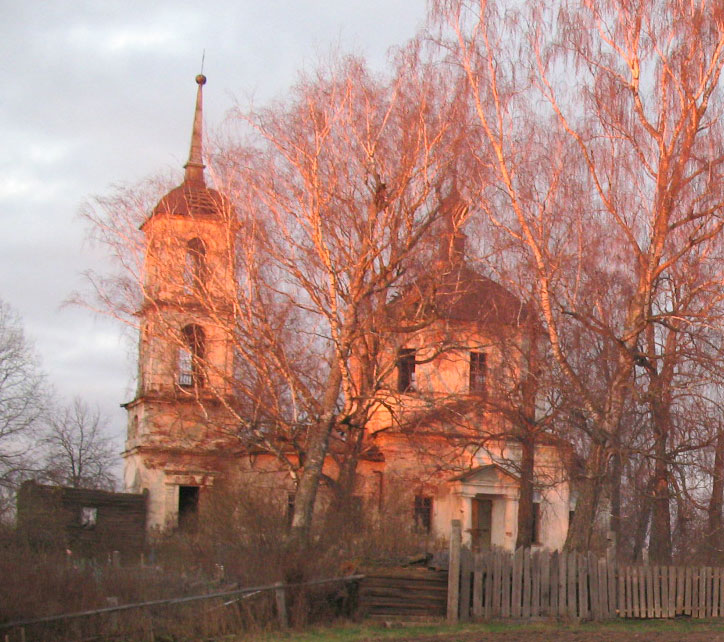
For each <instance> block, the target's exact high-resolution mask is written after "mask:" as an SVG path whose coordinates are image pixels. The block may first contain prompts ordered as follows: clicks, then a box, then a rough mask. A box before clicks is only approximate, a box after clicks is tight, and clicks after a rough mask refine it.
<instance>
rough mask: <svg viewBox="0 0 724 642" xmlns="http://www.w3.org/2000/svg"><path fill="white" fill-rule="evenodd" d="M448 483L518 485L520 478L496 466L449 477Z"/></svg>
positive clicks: (479, 467) (491, 465) (474, 469)
mask: <svg viewBox="0 0 724 642" xmlns="http://www.w3.org/2000/svg"><path fill="white" fill-rule="evenodd" d="M448 481H451V482H462V483H463V484H515V485H516V486H517V485H518V484H519V483H520V477H518V476H517V475H514V474H513V473H511V472H510V471H507V470H506V469H505V468H503V467H502V466H500V465H498V464H487V465H486V466H476V467H475V468H471V469H470V470H468V471H466V472H464V473H462V474H460V475H456V476H455V477H451V478H450V479H449V480H448Z"/></svg>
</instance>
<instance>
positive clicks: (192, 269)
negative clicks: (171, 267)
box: [184, 238, 206, 294]
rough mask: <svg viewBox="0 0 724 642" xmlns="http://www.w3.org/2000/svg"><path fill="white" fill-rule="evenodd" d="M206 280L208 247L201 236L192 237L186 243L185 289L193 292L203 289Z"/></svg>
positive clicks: (188, 292) (187, 292)
mask: <svg viewBox="0 0 724 642" xmlns="http://www.w3.org/2000/svg"><path fill="white" fill-rule="evenodd" d="M205 282H206V247H205V246H204V242H203V241H202V240H201V239H199V238H193V239H191V240H190V241H189V242H188V243H187V245H186V264H185V266H184V290H185V292H186V294H191V293H192V292H193V291H194V290H196V291H198V290H201V289H202V287H203V285H204V283H205Z"/></svg>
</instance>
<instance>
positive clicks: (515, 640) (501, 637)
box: [378, 630, 724, 642]
mask: <svg viewBox="0 0 724 642" xmlns="http://www.w3.org/2000/svg"><path fill="white" fill-rule="evenodd" d="M378 640H380V641H382V640H384V638H378ZM631 640H637V641H639V642H649V641H651V642H679V641H681V642H724V631H722V630H717V631H711V630H709V631H681V630H676V631H610V630H603V631H602V630H598V631H586V630H579V631H553V630H551V631H498V632H495V633H457V634H452V635H436V636H432V637H427V636H425V637H403V638H396V642H413V641H414V642H629V641H631Z"/></svg>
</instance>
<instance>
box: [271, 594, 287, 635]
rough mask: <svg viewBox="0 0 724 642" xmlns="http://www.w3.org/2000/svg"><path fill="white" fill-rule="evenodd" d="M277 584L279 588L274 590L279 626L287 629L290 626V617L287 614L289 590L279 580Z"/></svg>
mask: <svg viewBox="0 0 724 642" xmlns="http://www.w3.org/2000/svg"><path fill="white" fill-rule="evenodd" d="M275 586H277V588H276V589H275V590H274V598H275V600H276V603H277V617H278V618H279V627H280V628H282V629H286V628H287V627H288V626H289V618H288V616H287V592H286V590H285V589H284V585H283V584H282V583H281V582H277V583H276V585H275Z"/></svg>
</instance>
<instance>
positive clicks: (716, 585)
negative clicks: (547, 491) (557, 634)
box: [448, 548, 724, 621]
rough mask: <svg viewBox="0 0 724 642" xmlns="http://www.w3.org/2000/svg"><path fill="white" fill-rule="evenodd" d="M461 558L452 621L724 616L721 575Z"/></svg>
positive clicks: (531, 554)
mask: <svg viewBox="0 0 724 642" xmlns="http://www.w3.org/2000/svg"><path fill="white" fill-rule="evenodd" d="M459 559H460V565H459V566H460V571H459V590H458V601H457V609H456V613H454V614H451V613H450V611H448V617H449V618H450V619H457V618H459V619H460V620H463V621H465V620H469V619H471V618H472V619H485V618H515V619H526V618H537V617H567V618H581V619H593V620H604V619H610V618H616V617H621V618H639V619H641V618H673V617H676V616H678V615H687V616H690V617H694V618H709V617H724V569H721V568H711V567H681V566H650V565H646V566H628V565H618V564H617V563H616V562H615V561H613V560H610V559H605V558H597V557H596V556H595V555H594V554H593V553H588V554H581V553H558V552H552V553H551V552H548V551H541V550H531V549H519V550H517V551H516V552H515V553H510V552H504V551H487V552H483V553H475V554H472V553H470V551H468V550H467V549H466V548H462V549H461V551H460V557H459ZM448 581H449V582H450V584H452V578H449V580H448ZM449 595H450V594H449ZM448 606H449V608H455V605H452V604H449V605H448ZM451 616H452V617H451Z"/></svg>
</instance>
